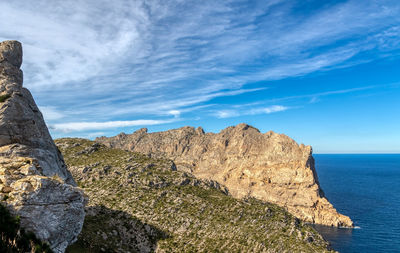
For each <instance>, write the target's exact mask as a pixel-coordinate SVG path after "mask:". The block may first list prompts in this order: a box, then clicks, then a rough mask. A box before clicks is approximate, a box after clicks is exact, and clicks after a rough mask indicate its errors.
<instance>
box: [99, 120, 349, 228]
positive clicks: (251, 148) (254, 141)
mask: <svg viewBox="0 0 400 253" xmlns="http://www.w3.org/2000/svg"><path fill="white" fill-rule="evenodd" d="M96 141H97V142H100V143H103V144H105V145H108V146H109V147H113V148H122V149H126V150H130V151H135V152H140V153H144V154H147V155H149V156H152V157H163V156H164V157H168V158H170V159H172V160H173V161H174V162H175V164H176V166H177V168H178V170H182V171H188V172H191V173H193V174H194V175H195V176H196V177H199V178H203V179H211V180H215V181H217V182H219V183H220V184H223V185H225V186H226V187H227V188H228V189H229V192H230V193H231V194H232V195H233V196H234V197H237V198H245V197H254V198H257V199H260V200H263V201H268V202H271V203H275V204H277V205H279V206H282V207H285V208H286V209H287V210H288V211H289V212H291V213H292V214H293V215H295V216H296V217H298V218H300V219H302V220H304V221H307V222H312V223H318V224H323V225H328V226H346V227H352V226H353V223H352V221H351V220H350V218H349V217H347V216H344V215H342V214H339V213H338V212H337V211H336V209H335V208H334V207H333V206H332V204H330V203H329V201H328V200H327V199H326V198H325V197H324V193H323V191H322V189H321V187H320V185H319V182H318V178H317V174H316V171H315V167H314V159H313V157H312V149H311V147H310V146H304V145H303V144H301V145H298V144H297V143H296V142H295V141H294V140H292V139H291V138H289V137H287V136H285V135H283V134H277V133H274V132H272V131H270V132H267V133H264V134H262V133H260V132H259V130H257V129H256V128H253V127H251V126H248V125H246V124H239V125H237V126H235V127H228V128H226V129H224V130H222V131H221V132H220V133H218V134H214V133H205V132H204V131H203V129H202V128H200V127H199V128H197V129H195V128H193V127H183V128H179V129H174V130H169V131H165V132H156V133H147V129H140V130H138V131H136V132H134V133H133V134H130V135H126V134H124V133H122V134H119V135H117V136H115V137H111V138H106V137H100V138H97V139H96Z"/></svg>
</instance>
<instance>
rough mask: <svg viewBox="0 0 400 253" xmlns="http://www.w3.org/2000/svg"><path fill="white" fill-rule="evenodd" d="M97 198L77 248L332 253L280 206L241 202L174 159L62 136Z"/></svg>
mask: <svg viewBox="0 0 400 253" xmlns="http://www.w3.org/2000/svg"><path fill="white" fill-rule="evenodd" d="M55 142H56V144H57V145H58V147H59V148H60V150H61V152H62V153H63V155H64V158H65V161H66V163H67V164H68V167H69V168H70V170H71V172H72V174H73V176H74V178H75V180H76V181H77V182H78V184H79V185H81V186H82V188H83V189H85V192H86V194H88V195H89V197H90V200H89V203H88V205H87V215H86V218H85V223H84V226H83V230H82V233H81V234H80V235H79V239H78V241H77V242H76V243H75V244H73V245H71V246H70V248H68V250H70V252H98V251H99V250H101V251H102V252H123V253H126V252H270V253H272V252H279V253H283V252H303V253H306V252H313V253H315V252H332V251H329V250H328V249H327V246H328V243H327V242H326V241H324V240H323V238H322V236H320V235H319V234H318V233H317V232H316V231H315V230H314V229H312V227H311V226H309V225H307V224H304V223H303V222H301V221H300V220H299V219H296V218H294V217H293V216H292V215H291V214H289V213H288V212H287V211H286V210H284V209H283V208H281V207H278V206H277V205H274V204H270V203H266V202H263V201H260V200H256V199H254V198H246V199H243V200H241V199H236V198H233V197H232V196H231V195H229V193H228V191H227V189H226V188H225V187H223V186H221V185H220V184H218V183H217V182H215V181H213V180H204V179H198V178H196V177H194V176H193V175H192V174H190V173H187V172H182V171H177V170H176V167H175V165H174V163H173V162H171V160H168V159H165V158H163V159H155V158H149V157H147V156H145V155H143V154H139V153H135V152H130V151H125V150H121V149H112V148H108V147H106V146H104V145H101V144H98V143H95V142H93V141H89V140H84V139H72V138H64V139H58V140H56V141H55Z"/></svg>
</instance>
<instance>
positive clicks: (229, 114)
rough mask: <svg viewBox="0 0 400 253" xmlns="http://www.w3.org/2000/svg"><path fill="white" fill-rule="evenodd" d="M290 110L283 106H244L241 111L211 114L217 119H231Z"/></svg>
mask: <svg viewBox="0 0 400 253" xmlns="http://www.w3.org/2000/svg"><path fill="white" fill-rule="evenodd" d="M288 109H290V107H287V106H283V105H271V106H267V107H265V106H264V107H255V108H251V109H248V108H245V107H244V106H243V107H242V108H241V109H231V110H219V111H216V112H214V113H213V114H214V115H215V116H216V117H217V118H231V117H238V116H244V115H257V114H271V113H275V112H283V111H286V110H288Z"/></svg>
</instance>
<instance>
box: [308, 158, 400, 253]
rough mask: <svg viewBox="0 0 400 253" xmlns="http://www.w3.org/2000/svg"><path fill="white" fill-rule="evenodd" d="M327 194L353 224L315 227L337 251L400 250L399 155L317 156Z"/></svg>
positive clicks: (321, 182) (316, 160)
mask: <svg viewBox="0 0 400 253" xmlns="http://www.w3.org/2000/svg"><path fill="white" fill-rule="evenodd" d="M314 158H315V164H316V170H317V174H318V178H319V182H320V185H321V187H322V189H323V190H324V192H325V196H326V197H327V198H328V200H329V201H330V202H331V203H332V204H333V206H334V207H335V208H336V209H337V210H338V211H339V212H340V213H342V214H345V215H348V216H350V218H351V219H352V220H353V222H354V223H355V226H356V227H355V228H353V229H347V228H334V227H325V226H315V228H316V230H318V232H320V233H321V234H322V236H323V237H324V238H325V239H326V240H327V241H329V242H330V243H331V247H332V248H333V249H335V250H337V251H339V252H341V253H353V252H357V253H358V252H359V253H368V252H374V253H375V252H396V253H400V154H345V155H342V154H316V155H314Z"/></svg>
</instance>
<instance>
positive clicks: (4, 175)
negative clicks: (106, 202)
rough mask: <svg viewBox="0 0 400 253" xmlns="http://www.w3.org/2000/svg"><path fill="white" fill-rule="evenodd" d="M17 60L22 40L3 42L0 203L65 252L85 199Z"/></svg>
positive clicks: (80, 220)
mask: <svg viewBox="0 0 400 253" xmlns="http://www.w3.org/2000/svg"><path fill="white" fill-rule="evenodd" d="M21 64H22V46H21V44H20V43H19V42H17V41H4V42H1V43H0V204H1V205H3V206H5V207H6V208H7V209H8V210H9V211H10V212H11V214H13V215H15V216H18V217H19V218H20V225H21V227H22V228H23V229H24V230H25V231H28V232H32V233H34V234H35V235H36V237H37V238H38V239H40V240H42V241H43V242H45V243H47V244H48V245H49V246H50V248H51V249H52V250H53V251H54V252H64V250H65V248H66V247H67V246H68V245H69V244H71V243H73V242H74V241H76V239H77V236H78V234H79V233H80V231H81V229H82V225H83V220H84V216H85V212H84V205H85V202H86V201H87V200H86V198H85V196H84V193H83V191H82V190H80V189H79V188H77V187H76V183H75V181H74V179H73V178H72V175H71V173H70V172H69V171H68V169H67V166H66V165H65V163H64V159H63V157H62V155H61V153H60V151H59V150H58V148H57V147H56V145H55V144H54V142H53V140H52V138H51V136H50V134H49V131H48V129H47V127H46V124H45V122H44V120H43V117H42V114H41V112H40V111H39V108H38V107H37V106H36V104H35V101H34V100H33V97H32V95H31V93H30V92H29V90H27V89H26V88H24V87H22V82H23V74H22V71H21V69H20V67H21ZM33 250H34V249H33Z"/></svg>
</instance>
